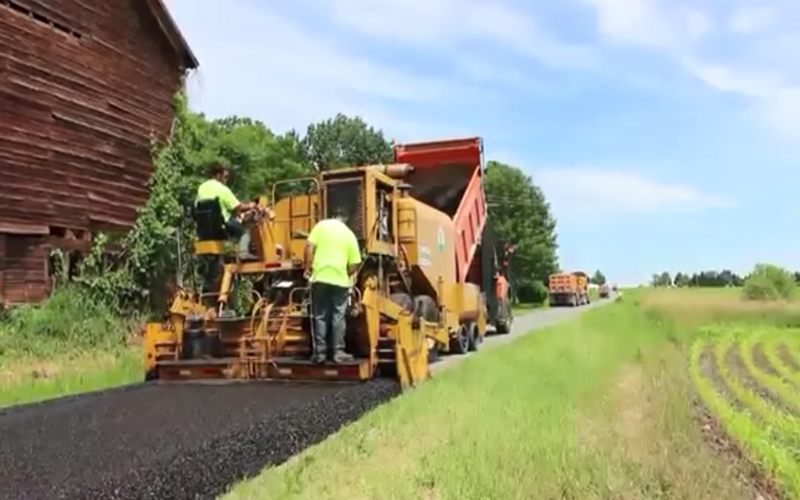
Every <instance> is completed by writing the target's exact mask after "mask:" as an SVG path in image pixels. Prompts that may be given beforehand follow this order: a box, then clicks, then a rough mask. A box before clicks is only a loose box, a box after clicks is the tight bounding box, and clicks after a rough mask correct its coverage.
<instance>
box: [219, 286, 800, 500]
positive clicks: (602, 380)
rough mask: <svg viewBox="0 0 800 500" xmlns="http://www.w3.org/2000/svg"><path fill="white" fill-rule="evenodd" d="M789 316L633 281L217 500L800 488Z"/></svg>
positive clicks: (795, 309)
mask: <svg viewBox="0 0 800 500" xmlns="http://www.w3.org/2000/svg"><path fill="white" fill-rule="evenodd" d="M795 324H798V325H800V305H798V304H793V303H781V304H759V303H748V302H743V301H741V300H740V299H739V293H738V290H674V291H673V290H666V291H655V290H630V291H626V292H625V294H624V295H623V297H622V298H621V299H620V300H619V301H618V302H616V303H614V304H612V305H610V306H607V307H601V308H598V309H595V310H591V311H587V312H586V313H585V314H583V315H581V316H580V317H579V318H578V319H577V320H575V321H572V322H569V323H564V324H560V325H556V326H553V327H549V328H547V329H544V330H540V331H537V332H535V333H533V334H531V335H527V336H525V337H522V338H520V339H519V340H516V341H514V342H512V343H509V344H506V345H502V346H499V347H497V348H495V349H492V350H489V351H487V352H485V353H483V354H481V355H480V356H476V357H471V358H469V359H466V360H464V361H463V362H462V363H460V364H458V365H457V366H455V367H452V368H448V369H447V370H444V371H442V372H440V373H437V374H436V376H435V379H434V380H432V381H430V382H428V383H426V384H424V385H423V386H421V387H420V388H418V389H416V390H414V391H411V392H410V393H408V394H406V395H404V396H403V397H401V398H398V399H396V400H393V401H391V402H389V403H387V404H385V405H383V406H381V407H379V408H377V409H376V410H374V411H372V412H370V413H369V414H367V415H366V416H365V417H364V418H362V419H361V420H359V421H358V422H356V423H354V424H351V425H349V426H347V427H345V428H343V429H342V430H341V431H340V432H339V433H338V434H336V435H334V436H333V437H332V438H329V439H328V440H326V441H324V442H322V443H321V444H319V445H317V446H314V447H312V448H309V449H307V450H306V451H305V452H303V453H301V454H299V455H297V456H296V457H294V458H292V459H291V460H289V461H288V462H286V463H284V464H283V465H281V466H278V467H275V468H270V469H267V470H265V471H263V473H262V474H261V475H260V476H258V477H255V478H253V479H250V480H247V481H244V482H242V483H240V484H238V485H236V486H235V487H234V488H233V489H232V490H231V491H230V492H229V493H228V494H227V495H225V496H224V497H223V498H224V499H225V500H241V499H298V500H299V499H308V498H314V499H332V500H333V499H342V500H344V499H381V500H383V499H412V498H413V499H418V498H419V499H463V498H470V499H472V498H474V499H642V498H644V499H709V500H719V499H726V500H734V499H750V500H752V499H756V498H761V499H770V498H781V497H784V498H800V497H799V496H798V491H800V490H798V489H797V484H798V481H800V474H798V471H799V470H800V469H798V457H797V452H793V451H792V450H796V449H797V434H798V432H800V427H798V426H797V424H796V420H795V418H796V417H795V415H798V414H800V399H799V398H798V396H797V392H796V390H797V386H796V385H795V384H800V345H799V344H798V340H797V339H800V337H798V336H797V332H798V331H800V330H798V331H796V330H794V329H792V328H791V327H788V326H787V325H789V326H790V325H795ZM795 412H798V413H795ZM728 436H730V438H729V437H728ZM781 489H782V490H783V493H781Z"/></svg>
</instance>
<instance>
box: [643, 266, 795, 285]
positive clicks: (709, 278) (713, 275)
mask: <svg viewBox="0 0 800 500" xmlns="http://www.w3.org/2000/svg"><path fill="white" fill-rule="evenodd" d="M748 276H749V274H748V275H745V276H740V275H739V274H737V273H735V272H733V271H731V270H729V269H723V270H721V271H716V270H709V271H700V272H695V273H684V272H680V271H679V272H677V273H675V275H674V276H673V275H671V274H670V273H668V272H667V271H664V272H662V273H660V274H658V273H656V274H653V277H652V278H651V280H650V285H651V286H654V287H667V286H675V287H679V288H682V287H687V288H690V287H696V288H723V287H741V286H744V282H745V281H746V280H747V278H748ZM792 276H793V277H794V281H795V283H797V284H800V271H794V272H792Z"/></svg>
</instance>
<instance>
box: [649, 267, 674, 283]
mask: <svg viewBox="0 0 800 500" xmlns="http://www.w3.org/2000/svg"><path fill="white" fill-rule="evenodd" d="M650 284H651V285H652V286H655V287H660V286H672V278H671V277H670V275H669V273H668V272H666V271H664V272H663V273H661V274H654V275H653V278H652V280H651V281H650Z"/></svg>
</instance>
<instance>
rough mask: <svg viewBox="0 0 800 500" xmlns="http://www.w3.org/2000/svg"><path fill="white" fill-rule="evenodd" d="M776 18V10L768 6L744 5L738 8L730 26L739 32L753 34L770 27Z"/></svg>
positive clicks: (732, 16)
mask: <svg viewBox="0 0 800 500" xmlns="http://www.w3.org/2000/svg"><path fill="white" fill-rule="evenodd" d="M774 18H775V11H774V10H772V9H770V8H767V7H763V6H762V7H743V8H740V9H737V10H736V11H735V12H734V13H733V14H732V15H731V18H730V28H731V30H733V31H735V32H737V33H743V34H751V33H755V32H757V31H762V30H764V29H766V28H767V27H769V25H770V24H771V23H772V21H773V20H774Z"/></svg>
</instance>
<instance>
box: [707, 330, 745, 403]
mask: <svg viewBox="0 0 800 500" xmlns="http://www.w3.org/2000/svg"><path fill="white" fill-rule="evenodd" d="M717 363H718V361H717V359H716V357H715V356H714V348H713V346H710V345H709V346H706V348H705V349H703V352H702V353H701V354H700V360H699V369H700V374H701V375H702V376H703V377H705V378H707V379H708V380H710V381H711V383H712V384H713V385H714V390H715V391H716V392H717V394H719V395H720V396H722V398H723V399H725V401H727V402H728V404H729V405H731V408H733V409H734V410H736V411H739V412H741V411H745V410H747V406H746V405H745V404H744V403H743V402H742V401H741V400H740V399H739V398H737V397H736V395H735V394H734V393H733V391H732V390H731V388H730V387H728V384H726V383H725V380H724V379H723V378H722V375H721V374H720V371H719V365H718V364H717Z"/></svg>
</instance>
